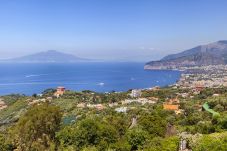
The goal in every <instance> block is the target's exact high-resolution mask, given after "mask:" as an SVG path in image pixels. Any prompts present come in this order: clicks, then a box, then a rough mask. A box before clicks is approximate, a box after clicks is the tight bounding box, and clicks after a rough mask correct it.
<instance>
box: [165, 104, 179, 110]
mask: <svg viewBox="0 0 227 151" xmlns="http://www.w3.org/2000/svg"><path fill="white" fill-rule="evenodd" d="M163 109H164V110H173V111H177V110H179V105H174V104H167V103H163Z"/></svg>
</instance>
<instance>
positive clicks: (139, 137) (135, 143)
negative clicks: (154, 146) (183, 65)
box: [126, 127, 149, 150]
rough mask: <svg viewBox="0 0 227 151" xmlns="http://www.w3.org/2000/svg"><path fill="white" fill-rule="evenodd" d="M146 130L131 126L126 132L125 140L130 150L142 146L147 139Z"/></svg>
mask: <svg viewBox="0 0 227 151" xmlns="http://www.w3.org/2000/svg"><path fill="white" fill-rule="evenodd" d="M148 135H149V134H148V132H146V131H144V130H142V129H141V128H139V127H136V128H133V129H131V130H129V131H128V132H127V133H126V137H127V140H128V142H129V144H130V145H131V150H137V149H138V148H141V147H143V145H144V144H145V143H146V141H147V140H148Z"/></svg>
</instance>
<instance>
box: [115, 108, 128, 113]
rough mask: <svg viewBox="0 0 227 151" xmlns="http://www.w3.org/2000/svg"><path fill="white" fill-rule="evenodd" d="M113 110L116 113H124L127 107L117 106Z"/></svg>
mask: <svg viewBox="0 0 227 151" xmlns="http://www.w3.org/2000/svg"><path fill="white" fill-rule="evenodd" d="M115 111H116V112H118V113H126V112H127V107H119V108H116V109H115Z"/></svg>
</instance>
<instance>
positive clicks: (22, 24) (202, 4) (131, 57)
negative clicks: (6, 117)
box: [0, 0, 227, 61]
mask: <svg viewBox="0 0 227 151" xmlns="http://www.w3.org/2000/svg"><path fill="white" fill-rule="evenodd" d="M226 5H227V1H225V0H217V1H212V0H200V1H198V0H191V1H179V0H172V1H168V0H154V1H150V0H140V1H136V0H124V1H122V0H115V1H110V0H85V1H84V0H83V1H82V0H77V1H74V0H68V1H56V0H32V1H31V0H20V1H18V0H15V1H8V0H2V1H0V54H1V55H0V59H3V58H13V57H20V56H24V55H29V54H34V53H37V52H42V51H47V50H57V51H61V52H64V53H69V54H73V55H75V56H78V57H82V58H91V59H104V60H120V61H122V60H125V61H150V60H157V59H160V58H162V57H164V56H165V55H168V54H172V53H177V52H179V51H182V50H186V49H189V48H192V47H194V46H197V45H201V44H207V43H210V42H215V41H218V40H225V39H227V38H226V37H227V31H226V30H225V27H226V25H227V20H226V18H227V11H226V8H225V7H226Z"/></svg>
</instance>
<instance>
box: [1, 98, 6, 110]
mask: <svg viewBox="0 0 227 151" xmlns="http://www.w3.org/2000/svg"><path fill="white" fill-rule="evenodd" d="M5 108H7V105H6V103H5V102H4V101H3V100H2V99H0V110H2V109H5Z"/></svg>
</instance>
